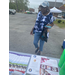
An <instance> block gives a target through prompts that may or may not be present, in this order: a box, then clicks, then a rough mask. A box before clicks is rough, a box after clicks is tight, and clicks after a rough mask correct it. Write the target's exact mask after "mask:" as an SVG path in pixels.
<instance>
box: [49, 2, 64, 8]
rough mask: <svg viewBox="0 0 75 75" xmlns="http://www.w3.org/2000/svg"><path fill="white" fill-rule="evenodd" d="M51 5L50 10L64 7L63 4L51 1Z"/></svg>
mask: <svg viewBox="0 0 75 75" xmlns="http://www.w3.org/2000/svg"><path fill="white" fill-rule="evenodd" d="M49 4H50V8H53V7H56V8H59V7H60V6H62V5H63V2H51V1H49Z"/></svg>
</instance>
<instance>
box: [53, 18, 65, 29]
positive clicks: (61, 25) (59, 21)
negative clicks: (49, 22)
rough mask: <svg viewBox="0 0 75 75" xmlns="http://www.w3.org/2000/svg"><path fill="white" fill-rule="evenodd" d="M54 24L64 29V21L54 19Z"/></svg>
mask: <svg viewBox="0 0 75 75" xmlns="http://www.w3.org/2000/svg"><path fill="white" fill-rule="evenodd" d="M54 24H55V25H57V26H58V27H59V28H65V20H59V19H56V20H55V21H54Z"/></svg>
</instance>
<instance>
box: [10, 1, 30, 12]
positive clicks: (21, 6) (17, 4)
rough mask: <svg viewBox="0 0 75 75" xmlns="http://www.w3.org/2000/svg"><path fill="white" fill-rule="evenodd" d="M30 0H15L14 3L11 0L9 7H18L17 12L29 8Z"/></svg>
mask: <svg viewBox="0 0 75 75" xmlns="http://www.w3.org/2000/svg"><path fill="white" fill-rule="evenodd" d="M28 5H29V1H28V0H15V3H12V2H11V0H10V3H9V8H10V9H16V11H17V12H19V11H23V10H28Z"/></svg>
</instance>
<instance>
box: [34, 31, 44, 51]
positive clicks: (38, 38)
mask: <svg viewBox="0 0 75 75" xmlns="http://www.w3.org/2000/svg"><path fill="white" fill-rule="evenodd" d="M40 35H41V32H36V33H35V34H34V41H33V44H34V46H35V48H38V47H39V50H40V51H43V45H44V42H45V41H42V40H41V39H40ZM39 40H40V44H39V45H40V46H38V42H39Z"/></svg>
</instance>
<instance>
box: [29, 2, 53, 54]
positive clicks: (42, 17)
mask: <svg viewBox="0 0 75 75" xmlns="http://www.w3.org/2000/svg"><path fill="white" fill-rule="evenodd" d="M40 8H41V11H40V12H39V13H38V15H37V19H36V22H35V26H34V27H33V28H32V30H31V32H30V34H31V35H33V34H34V41H33V44H34V46H35V48H36V50H35V53H36V54H37V55H41V52H42V51H43V46H44V42H45V41H43V40H41V39H40V36H41V33H42V31H43V28H44V27H45V25H46V26H51V27H52V26H53V25H54V23H53V15H52V13H51V12H50V9H49V2H48V1H44V2H43V3H42V4H41V5H40ZM46 28H47V27H46ZM47 34H48V35H47V37H49V29H48V28H47ZM39 40H40V46H38V41H39Z"/></svg>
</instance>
